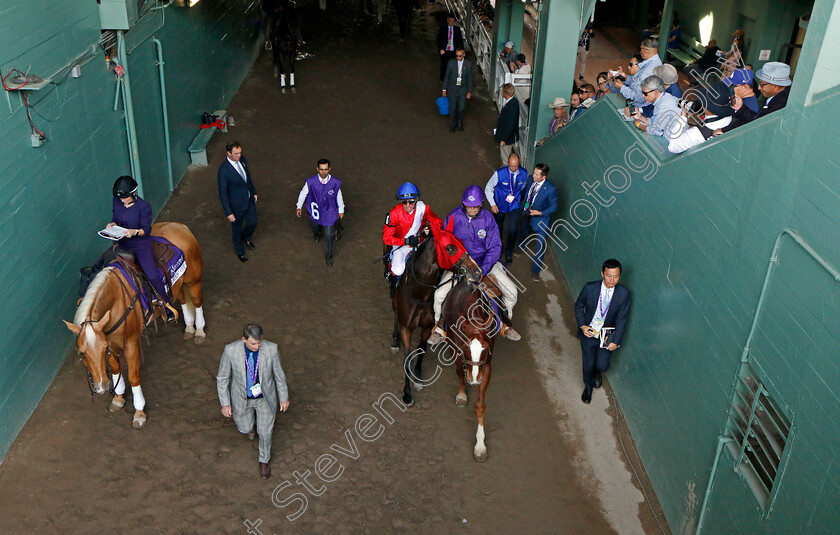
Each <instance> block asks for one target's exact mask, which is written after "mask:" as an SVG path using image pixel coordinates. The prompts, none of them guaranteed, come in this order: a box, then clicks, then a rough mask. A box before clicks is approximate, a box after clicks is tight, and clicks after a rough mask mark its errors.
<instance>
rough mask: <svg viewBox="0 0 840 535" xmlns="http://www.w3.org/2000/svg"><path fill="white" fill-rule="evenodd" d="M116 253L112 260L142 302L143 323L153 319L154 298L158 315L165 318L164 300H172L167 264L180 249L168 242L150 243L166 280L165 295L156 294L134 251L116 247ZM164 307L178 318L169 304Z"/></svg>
mask: <svg viewBox="0 0 840 535" xmlns="http://www.w3.org/2000/svg"><path fill="white" fill-rule="evenodd" d="M114 253H115V255H116V257H115V259H114V262H113V263H116V264H118V265H119V266H118V268H120V269H121V271H122V272H123V273H124V274H125V275H126V276H127V278H128V279H129V282H130V283H131V285H132V286H133V287H134V289H135V291H137V293H138V294H140V298H141V302H142V303H143V319H144V323H145V324H147V325H148V324H149V322H151V321H152V319H154V312H155V311H154V309H155V306H154V304H155V300H156V301H157V302H158V303H161V305H160V306H159V307H158V308H160V309H161V310H160V315H161V316H162V317H163V318H164V319H166V318H167V314H166V312H165V311H164V310H163V307H164V306H163V304H162V303H165V302H166V301H169V302H171V301H172V279H171V277H170V273H169V270H168V269H167V266H168V265H169V263H170V262H171V261H172V259H173V258H175V257H176V256H178V255H179V254H181V251H180V249H178V248H177V247H175V246H174V245H172V244H170V243H165V242H160V241H155V242H153V244H152V256H153V257H154V259H155V267H156V268H157V269H158V270H160V271H161V272H163V276H164V280H165V281H166V288H167V295H166V296H160V295H157V292H156V291H155V288H154V286H152V285H151V283H149V279H148V278H147V277H146V274H145V273H144V272H143V270H142V269H141V268H140V264H138V263H137V259H136V258H135V256H134V253H132V252H131V251H127V250H125V249H120V248H116V249H115V250H114ZM164 297H165V298H164ZM166 308H167V309H169V310H171V311H172V312H173V313H174V319H175V320H176V321H177V318H178V311H177V310H175V309H174V308H172V306H171V305H169V304H166Z"/></svg>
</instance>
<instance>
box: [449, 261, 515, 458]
mask: <svg viewBox="0 0 840 535" xmlns="http://www.w3.org/2000/svg"><path fill="white" fill-rule="evenodd" d="M500 295H501V290H499V288H498V286H497V285H496V283H495V280H494V279H493V277H492V276H487V277H485V278H484V282H483V283H482V284H481V285H476V284H472V283H471V282H470V281H469V280H466V279H464V280H461V281H459V282H458V283H457V284H455V286H454V287H453V288H452V290H451V291H450V292H449V295H447V296H446V301H444V302H443V309H442V311H441V319H442V320H443V321H445V322H446V325H447V326H448V327H447V336H446V339H445V340H444V341H443V343H445V344H446V349H448V350H451V351H452V352H453V353H454V359H453V360H454V362H455V371H456V372H457V373H458V395H457V396H455V405H458V406H459V407H463V406H465V405H466V404H467V393H466V384H465V383H469V384H470V385H471V386H478V392H477V394H476V397H475V415H476V417H477V418H478V429H477V430H476V433H475V448H474V449H473V458H474V459H475V460H476V461H478V462H480V463H481V462H484V461H486V460H487V447H486V446H485V445H484V410H485V407H486V406H487V405H486V402H485V394H486V393H487V387H488V386H489V385H490V371H491V369H490V360H491V359H492V357H493V346H494V345H495V335H496V334H497V333H498V332H499V330H500V328H501V323H500V321H499V319H498V317H497V315H496V313H495V312H494V310H493V308H492V305H491V299H494V298H498V297H499V296H500ZM438 345H440V344H438ZM447 360H448V359H447Z"/></svg>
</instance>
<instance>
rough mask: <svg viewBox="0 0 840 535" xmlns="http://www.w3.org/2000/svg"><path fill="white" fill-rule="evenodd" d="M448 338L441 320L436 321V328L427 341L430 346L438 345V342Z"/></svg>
mask: <svg viewBox="0 0 840 535" xmlns="http://www.w3.org/2000/svg"><path fill="white" fill-rule="evenodd" d="M444 338H446V331H444V330H443V328H442V327H441V326H440V322H437V323H435V329H434V330H433V331H432V335H431V336H430V337H429V340H428V341H427V342H426V343H428V344H429V345H430V346H434V345H436V344H437V343H438V342H440V341H441V340H443V339H444Z"/></svg>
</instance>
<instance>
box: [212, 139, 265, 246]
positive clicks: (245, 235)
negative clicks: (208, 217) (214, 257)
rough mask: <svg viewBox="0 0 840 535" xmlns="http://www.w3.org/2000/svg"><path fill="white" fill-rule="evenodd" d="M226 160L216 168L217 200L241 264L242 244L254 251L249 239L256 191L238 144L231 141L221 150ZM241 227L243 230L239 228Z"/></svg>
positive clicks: (252, 226) (255, 222)
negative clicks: (223, 213)
mask: <svg viewBox="0 0 840 535" xmlns="http://www.w3.org/2000/svg"><path fill="white" fill-rule="evenodd" d="M225 148H226V150H227V158H226V159H225V161H224V162H223V163H222V165H221V166H219V172H218V180H219V200H221V201H222V209H224V211H225V216H226V217H227V220H228V221H230V224H231V229H232V230H233V249H234V250H235V251H236V256H238V257H239V260H240V261H241V262H247V261H248V256H247V255H245V248H244V247H243V245H242V244H243V243H244V244H245V245H247V246H248V248H249V249H256V246H255V245H254V242H252V241H251V236H253V235H254V230H256V228H257V188H255V187H254V181H253V180H251V171H250V170H249V169H248V162H247V161H246V160H245V157H244V156H242V145H240V144H239V142H237V141H234V142H233V143H230V144H228V145H227V147H225ZM243 224H244V225H245V226H244V228H243V226H242V225H243Z"/></svg>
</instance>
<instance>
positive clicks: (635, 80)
mask: <svg viewBox="0 0 840 535" xmlns="http://www.w3.org/2000/svg"><path fill="white" fill-rule="evenodd" d="M658 47H659V41H657V40H656V39H653V38H648V39H645V40H644V41H642V43H641V45H640V46H639V54H640V55H641V57H642V61H641V62H639V70H638V72H636V74H633V75H632V76H628V77H627V81H626V82H622V81H621V79H619V78H616V81H615V87H616V88H618V90H619V92H620V93H621V94H622V95H624V98H631V99H633V102H634V103H635V104H636V106H637V107H639V108H643V107H645V106H647V103H646V101H645V96H644V95H643V94H642V89H641V85H642V82H643V81H644V80H645V79H647V78H648V77H650V76H653V69H654V68H655V67H659V66H660V65H662V60H661V59H659V56H658V55H657V48H658ZM632 64H633V60H631V61H630V65H631V69H632ZM618 71H619V74H621V75H624V70H623V69H622V68H621V67H619V68H618Z"/></svg>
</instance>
